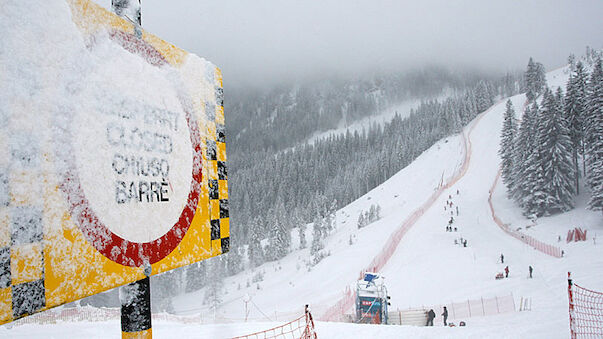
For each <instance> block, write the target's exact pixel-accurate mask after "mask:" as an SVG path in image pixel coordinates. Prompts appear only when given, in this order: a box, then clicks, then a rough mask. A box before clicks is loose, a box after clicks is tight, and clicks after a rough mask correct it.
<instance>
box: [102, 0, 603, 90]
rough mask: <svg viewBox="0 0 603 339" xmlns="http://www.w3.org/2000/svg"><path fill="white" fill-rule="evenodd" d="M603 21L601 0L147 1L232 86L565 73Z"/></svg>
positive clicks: (149, 15) (147, 14) (160, 22)
mask: <svg viewBox="0 0 603 339" xmlns="http://www.w3.org/2000/svg"><path fill="white" fill-rule="evenodd" d="M95 1H96V2H98V3H100V4H102V5H104V6H105V7H108V6H109V4H110V0H95ZM602 18H603V1H601V0H590V1H585V0H571V1H559V0H549V1H544V0H543V1H528V0H526V1H513V0H498V1H487V0H465V1H453V0H430V1H422V0H415V1H407V0H399V1H385V0H365V1H355V0H320V1H319V0H306V1H301V0H255V1H254V0H221V1H190V0H189V1H185V0H171V1H165V0H142V21H143V27H145V29H147V30H148V31H151V32H153V33H154V34H156V35H158V36H160V37H162V38H163V39H165V40H167V41H169V42H171V43H174V44H175V45H177V46H179V47H181V48H183V49H186V50H188V51H191V52H194V53H196V54H198V55H200V56H202V57H205V58H207V59H208V60H210V61H212V62H213V63H215V64H216V65H218V66H219V67H220V68H221V69H222V71H223V73H224V78H225V82H226V83H228V82H231V83H241V82H248V81H252V82H259V83H274V82H277V81H279V80H281V79H290V78H298V77H305V76H311V77H313V76H316V75H320V74H321V73H324V72H327V73H345V74H358V73H364V72H373V71H375V70H381V71H387V70H390V69H400V70H405V69H410V68H418V67H422V66H424V65H426V64H434V63H435V64H441V65H444V66H448V67H451V68H452V67H459V66H468V65H477V66H478V67H479V68H481V69H486V70H496V71H505V70H510V69H523V68H524V67H525V65H526V64H527V60H528V58H529V57H530V56H533V57H534V58H535V59H536V60H538V61H541V62H543V63H544V64H545V65H546V66H547V67H549V68H550V67H556V66H559V65H561V64H562V63H563V62H564V61H565V60H566V58H567V56H568V55H569V54H570V53H572V52H573V53H575V54H582V53H583V51H584V48H585V46H586V45H590V46H591V47H594V48H602V47H603V19H602Z"/></svg>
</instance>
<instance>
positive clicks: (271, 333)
mask: <svg viewBox="0 0 603 339" xmlns="http://www.w3.org/2000/svg"><path fill="white" fill-rule="evenodd" d="M242 338H246V339H247V338H249V339H251V338H253V339H256V338H257V339H260V338H262V339H272V338H274V339H276V338H292V339H318V335H317V334H316V329H315V328H314V319H312V313H310V310H309V309H308V306H307V305H306V310H305V312H304V315H302V316H301V317H299V318H297V319H295V320H292V321H290V322H288V323H286V324H283V325H280V326H277V327H273V328H271V329H268V330H265V331H260V332H255V333H252V334H248V335H244V336H240V337H234V338H233V339H242Z"/></svg>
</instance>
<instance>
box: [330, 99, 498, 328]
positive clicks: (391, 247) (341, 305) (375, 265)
mask: <svg viewBox="0 0 603 339" xmlns="http://www.w3.org/2000/svg"><path fill="white" fill-rule="evenodd" d="M501 102H502V101H501ZM499 103H500V102H499ZM496 105H498V103H497V104H496ZM496 105H493V106H492V107H490V109H488V110H487V111H485V112H484V113H482V114H481V115H480V116H479V117H478V118H477V119H476V120H475V121H474V122H473V126H471V128H470V129H469V132H468V133H467V135H468V136H469V135H470V134H471V132H473V129H474V128H475V126H477V124H478V122H479V120H481V119H482V118H483V117H484V116H485V114H486V113H488V112H489V111H490V110H491V109H492V108H493V107H495V106H496ZM468 136H467V137H465V133H461V137H462V139H463V151H464V153H465V157H464V158H463V164H462V165H461V167H460V168H458V169H457V170H456V171H455V172H454V173H453V174H452V176H451V177H450V178H449V179H448V180H447V183H446V184H445V185H440V186H438V188H437V189H436V190H435V191H434V192H433V193H432V194H431V195H430V196H429V198H428V199H427V200H426V201H425V202H424V203H423V204H422V205H421V206H419V207H418V208H417V209H415V210H414V211H413V212H412V213H411V214H410V215H409V216H408V217H407V218H406V219H405V220H404V222H402V224H401V225H400V226H399V227H398V229H397V230H396V231H395V232H394V233H393V234H392V235H390V237H389V238H388V240H387V242H386V243H385V245H384V246H383V248H382V249H381V251H380V252H379V253H378V254H377V256H375V257H374V258H373V260H372V261H371V263H370V264H369V265H368V266H367V267H366V268H365V269H363V270H362V271H360V273H359V274H358V277H359V278H358V279H362V278H363V277H364V272H379V271H380V270H381V269H382V268H383V266H385V264H387V262H388V261H389V259H390V258H391V257H392V256H393V254H394V252H395V251H396V249H397V248H398V245H399V244H400V241H401V240H402V237H404V235H405V234H406V232H408V230H409V229H410V228H411V227H412V226H413V225H414V224H415V223H416V222H417V221H418V220H419V218H421V217H422V216H423V214H425V212H426V211H427V210H429V208H431V206H432V205H433V204H434V202H435V201H436V200H437V199H438V198H439V197H440V195H441V194H442V193H443V192H444V191H445V190H447V189H449V188H451V187H452V186H453V185H455V184H456V183H457V182H458V181H459V180H460V179H461V178H462V177H463V176H464V175H465V173H467V170H468V169H469V163H470V161H471V140H470V139H469V137H468ZM355 298H356V296H355V294H354V293H351V292H350V291H349V287H348V288H347V289H346V291H345V293H344V295H343V296H342V297H341V299H339V300H338V301H337V303H335V305H333V306H331V307H329V308H328V309H327V311H326V312H325V313H324V314H322V315H321V317H320V318H319V319H320V320H322V321H342V320H343V319H345V318H346V315H345V311H346V310H348V309H349V308H350V307H352V306H353V305H354V300H355Z"/></svg>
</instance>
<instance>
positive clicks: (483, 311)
mask: <svg viewBox="0 0 603 339" xmlns="http://www.w3.org/2000/svg"><path fill="white" fill-rule="evenodd" d="M482 315H486V309H485V308H484V297H482Z"/></svg>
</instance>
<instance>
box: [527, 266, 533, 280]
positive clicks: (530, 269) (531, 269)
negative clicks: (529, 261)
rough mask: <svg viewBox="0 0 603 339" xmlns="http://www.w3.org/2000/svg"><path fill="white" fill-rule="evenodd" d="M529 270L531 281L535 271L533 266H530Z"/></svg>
mask: <svg viewBox="0 0 603 339" xmlns="http://www.w3.org/2000/svg"><path fill="white" fill-rule="evenodd" d="M528 269H529V271H530V279H532V271H533V270H534V269H533V268H532V265H530V266H529V268H528Z"/></svg>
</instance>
